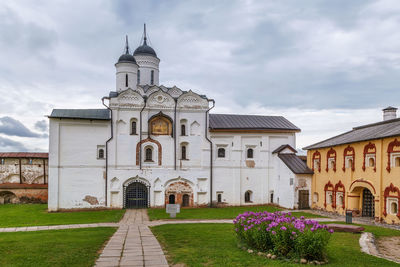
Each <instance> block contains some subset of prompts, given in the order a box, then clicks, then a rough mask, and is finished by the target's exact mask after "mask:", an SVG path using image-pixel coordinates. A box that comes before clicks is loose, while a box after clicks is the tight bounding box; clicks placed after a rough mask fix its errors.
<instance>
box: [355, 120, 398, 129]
mask: <svg viewBox="0 0 400 267" xmlns="http://www.w3.org/2000/svg"><path fill="white" fill-rule="evenodd" d="M396 121H400V118H396V119H391V120H386V121H378V122H374V123H370V124H365V125H361V126H357V127H353V130H358V129H364V128H368V127H372V126H376V125H382V124H386V123H391V122H396Z"/></svg>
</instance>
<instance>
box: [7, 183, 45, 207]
mask: <svg viewBox="0 0 400 267" xmlns="http://www.w3.org/2000/svg"><path fill="white" fill-rule="evenodd" d="M47 196H48V185H47V184H17V183H6V184H0V204H5V203H13V204H17V203H47Z"/></svg>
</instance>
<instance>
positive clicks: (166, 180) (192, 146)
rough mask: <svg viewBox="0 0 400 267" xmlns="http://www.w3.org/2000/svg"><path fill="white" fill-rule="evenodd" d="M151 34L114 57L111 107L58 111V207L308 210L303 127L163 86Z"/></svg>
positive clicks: (54, 179) (52, 155)
mask: <svg viewBox="0 0 400 267" xmlns="http://www.w3.org/2000/svg"><path fill="white" fill-rule="evenodd" d="M159 63H160V59H159V58H158V56H157V54H156V52H155V51H154V49H153V48H151V47H150V46H149V45H148V43H147V37H146V32H144V35H143V40H142V42H141V45H140V46H139V47H138V48H137V49H136V50H135V51H134V52H133V54H131V53H130V50H129V46H128V43H126V48H125V51H124V54H123V55H121V57H120V58H119V59H118V62H117V63H116V64H115V68H116V88H115V91H111V92H110V93H109V95H108V96H105V97H103V98H102V103H103V105H104V108H103V109H54V110H53V111H52V113H51V115H50V116H49V120H50V141H49V182H48V184H49V198H48V208H49V210H50V211H57V210H63V209H74V208H99V207H110V208H142V207H164V206H165V204H169V203H171V204H174V203H175V204H180V205H181V206H182V207H198V206H207V205H213V206H214V205H215V206H218V205H258V204H267V203H276V204H277V205H280V206H283V207H286V208H305V207H307V206H309V202H310V200H311V198H310V197H311V194H310V192H309V191H310V188H311V174H312V171H311V170H310V169H309V168H308V167H307V166H306V164H305V162H304V161H303V160H302V159H300V158H299V157H298V156H297V155H296V150H295V149H294V148H295V147H296V133H297V132H299V131H300V129H299V128H298V127H296V126H295V125H293V124H292V123H291V122H289V121H288V120H287V119H285V118H284V117H281V116H253V115H227V114H215V113H212V108H213V107H214V105H215V102H214V100H213V99H210V98H208V97H207V96H205V95H200V94H197V93H195V92H192V91H191V90H189V91H186V90H182V89H180V88H178V87H176V86H174V87H166V86H163V85H159V72H160V70H159Z"/></svg>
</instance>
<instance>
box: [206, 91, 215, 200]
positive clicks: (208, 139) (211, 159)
mask: <svg viewBox="0 0 400 267" xmlns="http://www.w3.org/2000/svg"><path fill="white" fill-rule="evenodd" d="M208 101H211V102H212V106H211V107H210V108H209V109H207V111H206V126H205V137H206V140H207V141H208V142H209V143H210V207H212V205H213V204H212V200H213V197H212V196H213V144H212V141H211V139H210V138H208V114H209V112H210V110H211V109H212V108H214V107H215V100H214V99H209V100H208Z"/></svg>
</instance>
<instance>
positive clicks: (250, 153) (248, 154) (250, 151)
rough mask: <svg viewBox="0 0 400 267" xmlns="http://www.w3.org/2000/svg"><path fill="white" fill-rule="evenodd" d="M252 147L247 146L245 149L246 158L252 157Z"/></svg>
mask: <svg viewBox="0 0 400 267" xmlns="http://www.w3.org/2000/svg"><path fill="white" fill-rule="evenodd" d="M253 152H254V151H253V149H252V148H249V149H247V158H248V159H252V158H253Z"/></svg>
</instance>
